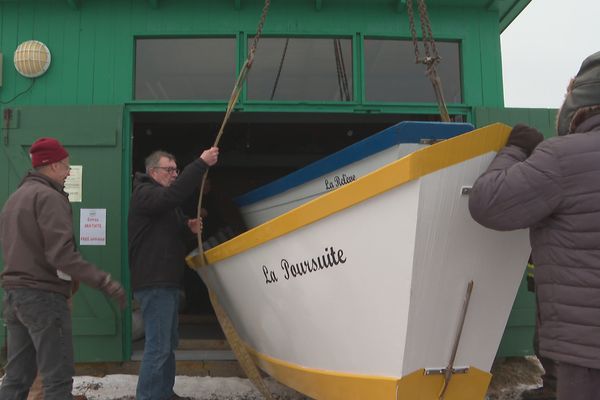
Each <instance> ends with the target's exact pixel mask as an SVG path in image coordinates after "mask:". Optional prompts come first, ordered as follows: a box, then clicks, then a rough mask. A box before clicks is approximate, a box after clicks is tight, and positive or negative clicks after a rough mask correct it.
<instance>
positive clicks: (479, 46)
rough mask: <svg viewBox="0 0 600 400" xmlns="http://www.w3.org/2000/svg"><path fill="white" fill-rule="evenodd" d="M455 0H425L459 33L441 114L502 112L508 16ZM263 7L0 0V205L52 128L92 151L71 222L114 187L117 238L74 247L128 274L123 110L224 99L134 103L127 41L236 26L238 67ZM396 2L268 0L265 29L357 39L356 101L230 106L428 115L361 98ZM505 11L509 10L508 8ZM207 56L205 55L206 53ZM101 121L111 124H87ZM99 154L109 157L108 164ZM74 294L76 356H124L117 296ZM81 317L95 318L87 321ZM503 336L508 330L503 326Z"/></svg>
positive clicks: (230, 2)
mask: <svg viewBox="0 0 600 400" xmlns="http://www.w3.org/2000/svg"><path fill="white" fill-rule="evenodd" d="M460 3H461V2H460V1H457V2H456V6H457V7H450V6H447V5H446V6H430V7H429V12H430V18H431V22H432V27H433V32H434V36H435V38H436V40H453V41H459V42H460V50H461V72H462V98H463V102H462V103H461V104H449V105H448V106H449V111H450V113H451V114H461V115H463V116H464V118H465V119H466V120H468V121H471V122H474V123H475V124H476V125H483V124H484V123H487V122H495V121H498V120H500V121H502V120H504V119H503V117H504V116H505V113H504V111H503V110H502V106H503V92H502V71H501V57H500V30H501V29H502V28H503V27H505V25H506V21H505V20H504V23H499V21H502V15H501V14H502V13H501V11H499V10H497V9H494V8H493V7H491V8H489V7H487V6H479V7H474V6H471V7H469V6H466V7H465V6H464V5H462V4H460ZM469 3H470V4H472V3H471V2H469ZM481 3H482V4H487V3H488V2H487V1H485V2H484V1H481ZM512 3H514V4H517V8H519V7H520V8H522V7H524V6H525V5H526V3H528V1H525V0H523V1H521V0H514V1H512ZM445 4H448V3H447V2H446V3H445ZM262 5H263V2H262V1H260V0H227V1H226V0H162V1H159V0H154V1H152V0H81V1H80V0H0V53H2V54H3V55H4V61H3V66H2V67H3V68H2V79H1V82H2V86H1V87H0V102H2V104H0V111H3V110H5V109H7V108H9V107H10V108H12V109H15V110H19V109H21V111H20V112H18V113H17V115H18V118H17V119H16V120H12V121H10V122H9V125H10V127H11V129H10V130H9V137H8V142H9V143H8V144H4V150H5V151H4V155H2V156H0V204H3V203H4V201H5V199H6V198H7V197H8V196H9V194H10V193H11V192H12V191H13V190H14V189H15V187H16V186H17V184H18V181H19V177H20V176H22V175H23V173H24V171H25V170H26V169H27V166H26V164H27V162H26V161H27V160H26V152H25V149H26V148H27V146H28V144H30V143H31V142H32V141H33V139H34V138H35V135H36V132H39V131H43V130H44V131H45V132H46V134H51V130H53V129H56V130H64V131H65V132H66V137H65V138H66V139H65V140H66V144H67V145H69V146H71V147H70V149H72V153H73V158H75V159H78V158H79V159H83V158H85V159H86V160H92V161H90V163H91V164H90V165H89V166H90V167H91V168H87V167H86V168H87V169H86V171H92V169H93V173H90V175H88V176H89V182H94V181H95V180H96V179H98V181H96V183H95V184H94V185H95V188H94V189H92V190H91V191H89V192H88V194H89V196H88V197H87V199H88V200H84V203H82V204H78V205H75V207H74V211H75V212H74V219H75V221H74V222H75V225H76V227H77V226H78V224H79V221H78V210H79V208H85V207H88V208H93V207H100V206H102V204H104V203H103V201H101V199H102V196H103V194H102V190H101V188H102V187H104V188H105V189H106V188H110V190H112V191H113V194H115V193H116V195H117V199H116V200H115V198H114V196H113V197H111V198H110V206H109V207H110V208H111V209H112V210H113V215H112V216H111V217H110V218H112V219H109V222H108V223H109V224H112V225H109V226H110V229H111V236H112V237H113V238H114V239H113V242H112V243H111V244H110V247H107V248H106V249H104V250H103V251H99V250H98V249H90V248H85V249H82V252H83V253H84V256H86V257H87V258H88V259H90V260H92V261H93V262H95V263H97V264H98V265H102V266H104V265H106V264H107V263H108V264H110V266H109V267H108V268H109V269H111V272H112V273H113V274H114V275H115V277H117V278H119V279H122V280H124V281H125V282H126V281H127V273H126V242H125V237H126V234H125V232H126V231H125V229H126V227H125V222H124V221H125V214H126V209H127V205H128V193H129V179H128V178H129V176H130V172H131V171H130V170H131V159H130V155H131V147H130V143H131V139H132V132H131V115H132V113H134V112H142V111H143V112H165V111H169V112H170V111H224V110H225V106H226V100H227V99H223V100H222V101H200V100H199V101H160V102H158V101H157V102H154V101H136V100H134V98H133V92H134V79H135V76H134V71H135V39H136V38H138V37H197V36H208V37H210V36H222V35H227V36H231V35H235V36H236V37H237V43H238V49H237V54H238V60H237V67H238V69H239V68H240V66H241V65H242V63H243V61H244V60H245V57H246V54H247V48H246V43H247V39H248V38H249V37H252V36H253V35H254V33H255V30H256V26H257V22H258V18H259V16H260V13H261V9H262ZM404 5H405V1H402V0H398V1H388V0H351V1H348V0H324V1H320V0H314V1H308V0H280V1H277V0H273V1H272V6H271V10H270V13H269V15H268V17H267V21H266V24H265V29H264V32H263V34H264V35H265V36H269V35H273V36H302V37H304V36H306V37H310V36H317V37H323V36H334V37H336V36H344V37H352V38H353V39H354V40H353V54H354V57H353V60H354V61H353V63H354V64H353V71H354V82H353V83H354V84H353V87H354V88H355V97H354V99H355V100H354V101H351V102H343V103H342V102H327V103H306V102H297V103H294V102H285V103H277V102H265V101H263V102H258V101H248V100H247V99H246V98H245V95H244V93H243V94H242V97H241V100H240V104H239V107H238V109H237V110H238V111H239V112H257V113H261V112H300V113H302V112H311V113H315V112H317V113H319V112H322V113H332V112H335V113H378V114H386V113H389V114H413V115H414V114H429V115H431V114H437V112H438V111H437V105H435V104H432V103H431V104H429V103H369V102H366V101H365V100H364V81H363V76H362V71H363V65H362V54H363V50H362V39H363V38H364V37H366V36H368V37H378V38H394V39H406V40H408V39H410V34H409V25H408V16H407V13H406V10H405V7H404ZM509 12H512V13H513V14H514V8H511V9H510V10H509V11H507V13H509ZM30 39H35V40H39V41H42V42H44V43H45V44H46V45H47V46H48V47H49V49H50V51H51V53H52V63H51V66H50V69H49V70H48V72H47V73H46V74H44V75H43V76H41V77H39V78H37V79H35V81H32V80H31V79H28V78H24V77H22V76H20V75H19V74H18V73H17V72H16V70H15V69H14V67H13V65H12V55H13V53H14V51H15V49H16V48H17V46H18V45H19V44H20V43H22V42H24V41H26V40H30ZM259 52H260V44H259ZM259 54H260V53H259ZM206 62H210V55H207V57H206ZM442 62H443V61H442ZM423 71H424V70H423ZM233 79H234V77H232V86H233ZM31 85H32V86H31ZM30 86H31V88H30ZM15 97H16V98H15ZM13 98H14V100H13ZM5 103H6V104H5ZM482 110H483V111H482ZM492 110H495V111H492ZM533 114H535V116H534V117H531V116H530V117H531V118H533V119H532V121H534V120H536V118H538V116H537V115H538V114H537V113H536V112H533ZM0 115H2V114H0ZM102 115H105V116H106V118H103V117H102ZM104 120H108V121H110V123H106V124H100V125H102V126H99V127H96V126H92V124H98V121H104ZM528 121H530V120H520V121H519V122H528ZM3 126H4V125H3ZM3 132H4V133H5V132H6V129H5V130H4V131H3ZM78 134H79V135H81V136H84V137H81V136H78ZM15 138H18V139H15ZM107 141H108V142H107ZM100 149H103V150H102V151H99V150H100ZM10 154H12V156H11V155H10ZM13 156H14V157H13ZM14 158H16V159H19V160H20V161H15V159H14ZM107 158H108V160H109V161H107ZM107 162H109V163H111V164H110V166H109V167H107ZM102 174H107V175H108V176H110V178H111V179H112V181H111V180H110V179H109V180H105V178H104V177H103V176H102ZM86 190H88V189H86ZM115 201H116V202H115ZM115 213H117V214H118V215H114V214H115ZM115 229H116V231H115ZM115 264H117V265H115ZM83 293H84V296H83V297H84V298H83V299H80V300H77V301H76V309H77V307H79V311H77V312H76V314H75V316H74V318H75V328H74V333H75V335H76V354H77V360H78V361H105V360H106V361H108V360H123V359H127V358H128V357H129V353H130V347H129V341H130V338H129V335H128V324H129V318H128V315H122V314H120V313H119V311H118V310H116V308H115V307H114V305H112V306H111V305H108V306H107V305H106V304H105V301H104V300H102V299H101V298H99V297H98V296H97V294H93V293H92V291H91V290H88V289H83ZM86 293H87V294H86ZM519 293H520V295H519V296H521V297H522V295H524V296H525V297H524V299H525V300H524V302H523V305H524V307H522V308H523V309H525V310H526V311H524V314H523V315H528V314H527V313H528V312H531V311H527V310H531V307H530V306H531V298H530V297H527V294H523V293H522V291H520V292H519ZM78 297H79V296H78ZM107 307H108V308H107ZM516 308H519V307H516ZM89 315H92V316H94V318H92V319H89V318H88V317H89ZM111 318H113V319H114V320H115V321H116V325H115V326H114V327H113V326H112V325H111V323H110V321H109V320H110V319H111ZM511 318H512V317H511ZM524 318H525V322H524V323H523V328H524V329H526V331H524V332H525V333H523V332H521V334H520V335H521V336H519V339H517V340H516V341H515V342H514V343H512V342H511V343H509V345H508V347H507V346H506V345H504V347H503V349H504V350H502V349H501V353H502V354H503V355H513V354H515V355H516V354H522V353H527V352H530V347H527V346H529V344H530V338H528V339H527V340H528V341H527V344H524V338H525V337H526V336H528V335H529V330H531V331H532V325H531V324H529V325H528V322H531V321H532V320H529V319H527V318H529V317H527V316H526V317H524ZM513 319H514V318H513ZM107 321H109V322H107ZM107 325H109V326H108V327H107ZM509 328H510V322H509ZM509 330H510V329H509ZM103 335H106V336H107V337H103ZM0 336H1V332H0ZM508 336H510V334H508V335H505V337H508ZM511 340H512V339H511Z"/></svg>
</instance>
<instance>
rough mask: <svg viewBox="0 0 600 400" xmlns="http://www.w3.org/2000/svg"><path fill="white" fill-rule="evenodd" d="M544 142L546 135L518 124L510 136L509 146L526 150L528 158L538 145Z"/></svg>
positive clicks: (507, 143)
mask: <svg viewBox="0 0 600 400" xmlns="http://www.w3.org/2000/svg"><path fill="white" fill-rule="evenodd" d="M543 140H544V135H542V134H541V133H540V131H538V130H537V129H535V128H530V127H529V126H527V125H524V124H517V125H515V126H514V128H513V129H512V131H510V135H509V136H508V141H507V142H506V145H507V146H510V145H512V146H517V147H520V148H522V149H523V150H525V153H527V156H529V155H530V154H531V153H532V152H533V150H534V149H535V148H536V146H537V145H538V144H540V143H541V142H542V141H543Z"/></svg>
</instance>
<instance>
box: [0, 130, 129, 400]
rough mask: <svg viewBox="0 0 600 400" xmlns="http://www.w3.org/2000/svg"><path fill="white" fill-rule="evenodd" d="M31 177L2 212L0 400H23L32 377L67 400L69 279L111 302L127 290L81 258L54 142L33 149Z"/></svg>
mask: <svg viewBox="0 0 600 400" xmlns="http://www.w3.org/2000/svg"><path fill="white" fill-rule="evenodd" d="M30 155H31V163H32V166H33V168H34V171H31V172H29V173H28V174H27V176H25V178H24V179H23V181H22V182H21V184H20V185H19V188H18V189H17V190H16V191H15V192H14V193H13V194H12V195H11V196H10V197H9V199H8V200H7V201H6V203H5V204H4V208H3V209H2V212H1V213H0V243H1V245H2V253H3V257H4V270H3V271H2V273H1V274H0V281H1V285H2V288H3V289H4V321H5V323H6V327H7V348H8V361H7V365H6V368H5V375H4V379H3V380H2V386H1V387H0V399H25V398H26V397H27V393H28V392H29V390H30V387H31V384H32V382H33V381H34V378H35V376H36V374H37V373H38V372H39V374H40V375H41V376H42V381H43V389H44V398H45V399H61V400H63V399H71V398H72V395H71V391H72V388H73V375H74V373H75V369H74V365H73V341H72V327H71V314H70V312H69V306H68V299H69V298H70V296H71V293H72V290H71V288H72V280H75V281H81V282H83V283H85V284H87V285H89V286H91V287H92V288H95V289H99V290H101V291H102V292H104V293H105V294H107V295H108V296H110V297H113V298H115V299H116V300H117V301H118V302H119V303H120V305H121V307H122V308H123V307H124V306H125V303H126V298H125V291H124V290H123V287H122V286H121V285H120V284H119V283H118V282H116V281H113V280H111V278H110V275H109V274H107V273H106V272H104V271H102V270H100V269H98V268H97V267H96V266H95V265H93V264H91V263H89V262H87V261H86V260H84V259H83V257H82V256H81V254H80V253H79V252H78V251H77V249H76V246H75V240H74V236H73V220H72V215H71V205H70V203H69V199H68V195H67V194H66V193H65V191H64V183H65V179H66V178H67V176H69V171H70V166H69V154H68V153H67V151H66V150H65V148H64V147H63V146H62V145H61V144H60V142H59V141H58V140H56V139H53V138H41V139H39V140H37V141H35V143H33V145H32V146H31V148H30Z"/></svg>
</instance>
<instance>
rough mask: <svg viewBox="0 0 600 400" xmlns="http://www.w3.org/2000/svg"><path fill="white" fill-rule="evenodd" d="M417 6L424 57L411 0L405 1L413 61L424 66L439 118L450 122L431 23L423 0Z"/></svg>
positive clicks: (419, 0) (418, 0)
mask: <svg viewBox="0 0 600 400" xmlns="http://www.w3.org/2000/svg"><path fill="white" fill-rule="evenodd" d="M417 4H418V7H419V17H420V19H421V35H422V37H421V40H422V42H423V48H424V50H425V57H421V55H420V52H419V43H418V40H417V32H416V29H415V18H414V13H413V0H407V1H406V10H407V12H408V20H409V24H410V34H411V36H412V41H413V46H414V48H415V62H416V63H417V64H424V65H425V66H426V74H427V76H428V77H429V80H430V81H431V84H432V85H433V91H434V92H435V98H436V99H437V103H438V109H439V110H440V118H441V120H442V121H443V122H450V116H449V115H448V108H447V107H446V102H445V101H444V91H443V89H442V81H441V79H440V77H439V75H438V73H437V69H436V65H437V64H439V62H440V60H441V58H440V56H439V54H438V52H437V48H436V46H435V40H434V39H433V33H432V31H431V23H430V22H429V16H428V13H427V5H426V4H425V0H417Z"/></svg>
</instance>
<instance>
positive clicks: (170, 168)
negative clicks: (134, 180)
mask: <svg viewBox="0 0 600 400" xmlns="http://www.w3.org/2000/svg"><path fill="white" fill-rule="evenodd" d="M153 168H155V169H163V170H165V172H166V173H167V174H173V173H174V174H176V175H179V169H178V168H173V167H153Z"/></svg>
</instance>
